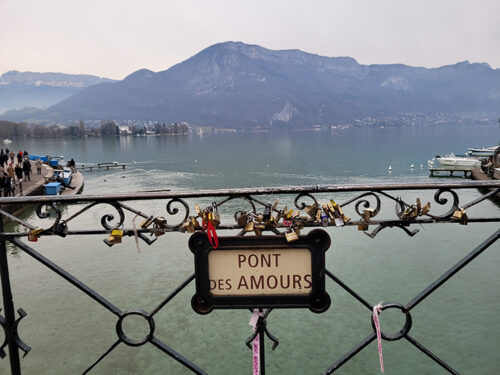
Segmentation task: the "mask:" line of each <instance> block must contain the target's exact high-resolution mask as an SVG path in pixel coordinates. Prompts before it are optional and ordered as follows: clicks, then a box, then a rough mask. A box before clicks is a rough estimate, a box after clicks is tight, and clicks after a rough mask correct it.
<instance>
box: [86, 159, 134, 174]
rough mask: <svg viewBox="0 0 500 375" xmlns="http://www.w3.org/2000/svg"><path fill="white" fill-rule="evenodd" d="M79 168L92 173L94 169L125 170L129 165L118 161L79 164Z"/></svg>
mask: <svg viewBox="0 0 500 375" xmlns="http://www.w3.org/2000/svg"><path fill="white" fill-rule="evenodd" d="M77 166H78V168H79V169H81V170H83V171H85V172H92V170H93V169H96V170H106V171H109V170H110V169H114V168H122V169H125V167H126V166H127V163H119V162H117V161H114V162H104V163H78V164H77Z"/></svg>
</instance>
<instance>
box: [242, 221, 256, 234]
mask: <svg viewBox="0 0 500 375" xmlns="http://www.w3.org/2000/svg"><path fill="white" fill-rule="evenodd" d="M254 226H255V224H254V222H253V221H249V222H248V223H246V225H245V228H244V231H245V232H252V231H253V228H254Z"/></svg>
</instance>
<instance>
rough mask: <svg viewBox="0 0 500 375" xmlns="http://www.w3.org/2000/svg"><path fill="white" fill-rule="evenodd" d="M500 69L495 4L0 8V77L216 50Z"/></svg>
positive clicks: (15, 0)
mask: <svg viewBox="0 0 500 375" xmlns="http://www.w3.org/2000/svg"><path fill="white" fill-rule="evenodd" d="M228 40H232V41H242V42H245V43H249V44H258V45H261V46H263V47H266V48H270V49H301V50H303V51H306V52H310V53H316V54H319V55H324V56H351V57H354V58H355V59H356V60H357V61H358V62H359V63H361V64H387V63H403V64H407V65H413V66H425V67H437V66H442V65H448V64H454V63H456V62H458V61H462V60H470V61H471V62H472V61H473V62H487V63H488V64H490V65H491V66H492V67H493V68H500V0H470V1H466V0H415V1H413V0H412V1H410V0H367V1H362V0H358V1H356V0H342V1H338V0H317V1H315V0H309V1H305V0H300V1H299V0H297V1H294V0H288V1H285V0H262V1H261V0H251V1H248V0H247V1H238V0H203V1H202V0H200V1H195V0H134V1H127V0H0V74H1V73H4V72H6V71H8V70H20V71H40V72H64V73H87V74H95V75H99V76H105V77H109V78H115V79H123V78H124V77H125V76H127V75H128V74H130V73H132V72H133V71H135V70H138V69H141V68H147V69H151V70H153V71H160V70H165V69H168V68H169V67H170V66H172V65H174V64H176V63H179V62H181V61H183V60H185V59H187V58H189V57H191V56H192V55H194V54H196V53H197V52H199V51H200V50H202V49H204V48H206V47H208V46H210V45H212V44H214V43H218V42H223V41H228Z"/></svg>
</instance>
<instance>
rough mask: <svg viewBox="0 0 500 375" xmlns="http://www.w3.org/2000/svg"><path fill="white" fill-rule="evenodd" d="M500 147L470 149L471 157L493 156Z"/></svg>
mask: <svg viewBox="0 0 500 375" xmlns="http://www.w3.org/2000/svg"><path fill="white" fill-rule="evenodd" d="M498 147H500V146H492V147H482V148H469V155H471V156H483V157H485V156H491V155H493V154H494V153H495V150H496V149H497V148H498Z"/></svg>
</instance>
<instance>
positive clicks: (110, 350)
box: [82, 339, 121, 375]
mask: <svg viewBox="0 0 500 375" xmlns="http://www.w3.org/2000/svg"><path fill="white" fill-rule="evenodd" d="M120 342H121V341H120V340H119V339H118V340H116V341H115V342H114V343H113V345H111V347H110V348H109V349H108V350H106V351H105V352H104V354H103V355H101V356H100V357H99V358H98V359H97V360H95V361H94V363H92V364H91V365H90V367H89V368H88V369H86V370H85V371H84V372H82V375H85V374H88V373H89V372H90V370H92V369H93V368H94V367H95V366H97V364H98V363H99V362H101V361H102V360H103V359H104V357H106V356H107V355H108V354H109V353H111V352H112V351H113V349H114V348H116V347H117V346H118V344H120Z"/></svg>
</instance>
